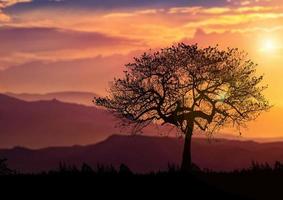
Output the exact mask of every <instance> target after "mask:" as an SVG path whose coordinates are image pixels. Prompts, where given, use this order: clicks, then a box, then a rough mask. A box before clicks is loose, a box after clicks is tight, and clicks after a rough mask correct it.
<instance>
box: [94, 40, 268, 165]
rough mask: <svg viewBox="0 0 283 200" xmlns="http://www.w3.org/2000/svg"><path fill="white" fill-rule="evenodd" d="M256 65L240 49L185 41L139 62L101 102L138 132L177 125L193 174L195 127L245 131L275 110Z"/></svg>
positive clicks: (132, 64)
mask: <svg viewBox="0 0 283 200" xmlns="http://www.w3.org/2000/svg"><path fill="white" fill-rule="evenodd" d="M256 66H257V65H256V64H254V63H253V62H252V61H251V60H249V59H247V55H246V54H245V53H244V52H241V51H239V50H238V49H235V48H228V49H227V50H220V49H219V48H218V47H217V46H216V47H208V48H199V47H198V45H197V44H195V45H186V44H183V43H181V44H178V45H177V46H172V47H170V48H165V49H161V50H160V51H157V52H154V53H151V52H150V53H144V54H143V55H142V56H140V57H139V58H134V62H133V63H129V64H127V65H126V68H127V71H125V72H124V77H123V78H119V79H114V81H113V82H112V85H111V87H110V91H109V92H110V95H109V96H107V97H105V98H96V99H95V102H96V104H97V105H99V106H104V107H106V108H107V109H108V110H110V111H112V112H114V113H115V114H116V115H117V116H118V117H119V118H121V119H122V120H123V122H127V123H123V124H124V125H126V126H128V125H133V128H134V129H133V130H134V132H137V131H140V130H141V129H142V128H144V127H145V126H147V125H149V124H151V123H156V124H160V125H164V124H170V125H172V126H175V127H177V128H178V130H179V131H180V132H181V133H183V135H184V136H185V142H184V149H183V160H182V165H181V168H182V169H183V170H189V169H190V167H191V138H192V134H193V131H194V130H195V129H200V130H202V131H205V132H209V133H213V132H215V131H217V130H219V129H220V128H222V127H224V126H229V125H232V126H234V127H237V128H240V127H241V126H244V125H245V123H246V122H247V121H250V120H253V119H255V118H256V117H257V116H258V115H259V114H260V112H261V111H264V110H267V109H268V108H269V107H270V106H269V103H268V101H267V100H266V99H265V97H264V96H263V94H262V91H263V90H264V89H265V88H266V86H260V85H259V83H260V82H261V81H262V79H263V76H257V75H256Z"/></svg>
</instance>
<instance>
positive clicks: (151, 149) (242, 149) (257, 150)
mask: <svg viewBox="0 0 283 200" xmlns="http://www.w3.org/2000/svg"><path fill="white" fill-rule="evenodd" d="M182 147H183V141H182V140H181V139H177V138H169V137H147V136H119V135H114V136H111V137H109V138H108V139H106V140H105V141H103V142H100V143H98V144H94V145H87V146H71V147H51V148H44V149H38V150H30V149H27V148H21V147H16V148H13V149H6V150H4V149H2V150H0V157H5V158H7V159H8V164H9V166H10V167H11V168H14V169H18V170H22V171H24V172H38V171H41V170H50V169H56V168H58V166H59V163H60V162H61V163H65V164H68V165H77V166H80V165H81V164H82V163H88V164H90V165H91V166H93V167H95V166H96V165H97V164H103V165H113V166H114V167H118V166H119V165H120V164H121V163H124V164H126V165H128V166H129V167H130V168H131V169H132V170H134V171H137V172H148V171H152V170H165V169H167V166H168V163H171V164H179V162H180V159H181V153H182ZM192 148H193V150H192V152H193V161H194V162H195V163H196V164H197V165H198V166H200V167H201V168H209V169H213V170H233V169H242V168H247V167H250V166H251V162H252V161H258V162H260V163H264V162H268V163H270V164H273V163H274V162H275V161H276V160H279V161H281V162H282V161H283V143H282V142H278V143H262V144H260V143H256V142H251V141H233V140H223V139H222V140H214V141H211V142H208V141H207V140H206V139H197V138H195V139H194V140H193V147H192Z"/></svg>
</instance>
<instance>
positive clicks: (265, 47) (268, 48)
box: [261, 38, 276, 53]
mask: <svg viewBox="0 0 283 200" xmlns="http://www.w3.org/2000/svg"><path fill="white" fill-rule="evenodd" d="M275 49H276V44H275V42H274V40H272V39H270V38H269V39H266V40H264V41H263V42H262V47H261V51H262V52H265V53H271V52H274V50H275Z"/></svg>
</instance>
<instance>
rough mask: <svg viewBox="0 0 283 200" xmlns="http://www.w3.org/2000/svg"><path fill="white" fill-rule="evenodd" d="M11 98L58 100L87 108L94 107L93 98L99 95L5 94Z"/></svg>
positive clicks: (84, 93)
mask: <svg viewBox="0 0 283 200" xmlns="http://www.w3.org/2000/svg"><path fill="white" fill-rule="evenodd" d="M5 95H7V96H10V97H15V98H17V99H21V100H24V101H40V100H53V99H57V100H59V101H62V102H67V103H77V104H83V105H87V106H93V102H92V100H93V97H97V96H98V95H97V94H95V93H91V92H77V91H63V92H52V93H46V94H31V93H19V94H18V93H11V92H8V93H5Z"/></svg>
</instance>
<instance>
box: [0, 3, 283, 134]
mask: <svg viewBox="0 0 283 200" xmlns="http://www.w3.org/2000/svg"><path fill="white" fill-rule="evenodd" d="M178 42H186V43H188V44H191V43H198V44H199V45H200V46H202V47H205V46H208V45H216V44H219V46H220V47H221V48H226V47H228V46H229V47H238V48H240V49H242V50H244V51H246V52H247V53H248V54H249V57H250V58H251V59H252V60H254V61H255V62H256V63H258V64H259V65H258V73H259V74H264V75H265V79H264V83H265V84H268V85H269V88H268V89H267V90H266V96H267V97H268V99H270V102H271V104H272V105H274V107H273V108H272V109H271V110H270V112H268V113H265V114H263V115H262V116H261V117H260V118H259V119H258V120H257V121H256V122H252V123H251V124H250V125H249V129H248V130H246V133H247V135H248V136H250V137H283V123H282V114H283V78H282V75H283V66H282V63H283V1H282V0H243V1H241V0H209V1H208V0H175V1H172V0H151V1H149V0H148V1H133V0H119V1H116V0H103V1H101V0H0V92H16V93H23V92H26V93H46V92H54V91H70V90H75V91H90V92H95V93H98V94H101V95H104V94H106V88H107V87H108V82H109V81H111V80H112V79H113V77H115V76H120V75H121V74H122V72H123V65H124V64H126V63H128V62H130V61H131V59H132V57H133V56H137V55H139V54H141V53H142V52H143V51H147V50H149V49H158V48H162V47H167V46H170V45H172V44H176V43H178Z"/></svg>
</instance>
